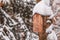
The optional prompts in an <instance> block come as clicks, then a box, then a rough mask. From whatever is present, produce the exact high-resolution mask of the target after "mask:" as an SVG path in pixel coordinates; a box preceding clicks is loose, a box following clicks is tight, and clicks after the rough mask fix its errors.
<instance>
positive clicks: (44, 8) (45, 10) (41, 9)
mask: <svg viewBox="0 0 60 40" xmlns="http://www.w3.org/2000/svg"><path fill="white" fill-rule="evenodd" d="M35 13H39V14H41V15H44V16H46V15H52V14H53V12H52V9H51V7H50V6H48V5H46V4H45V3H44V1H40V2H39V3H37V4H36V5H35V6H34V8H33V15H34V14H35Z"/></svg>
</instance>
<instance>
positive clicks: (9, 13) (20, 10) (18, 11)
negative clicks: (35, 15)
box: [0, 0, 39, 40]
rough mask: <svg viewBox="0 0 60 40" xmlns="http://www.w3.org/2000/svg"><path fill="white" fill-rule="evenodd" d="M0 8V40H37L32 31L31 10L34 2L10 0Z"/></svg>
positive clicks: (31, 0) (29, 0)
mask: <svg viewBox="0 0 60 40" xmlns="http://www.w3.org/2000/svg"><path fill="white" fill-rule="evenodd" d="M10 2H11V4H10V5H9V4H8V3H7V4H5V5H4V6H3V7H2V8H0V40H38V39H39V38H38V35H37V34H36V33H34V32H33V31H32V9H33V7H34V5H35V4H36V0H10Z"/></svg>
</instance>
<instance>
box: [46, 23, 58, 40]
mask: <svg viewBox="0 0 60 40" xmlns="http://www.w3.org/2000/svg"><path fill="white" fill-rule="evenodd" d="M53 28H54V25H53V24H51V25H50V26H49V27H48V28H47V29H46V33H49V34H48V36H47V40H57V35H56V33H55V31H54V30H53Z"/></svg>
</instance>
